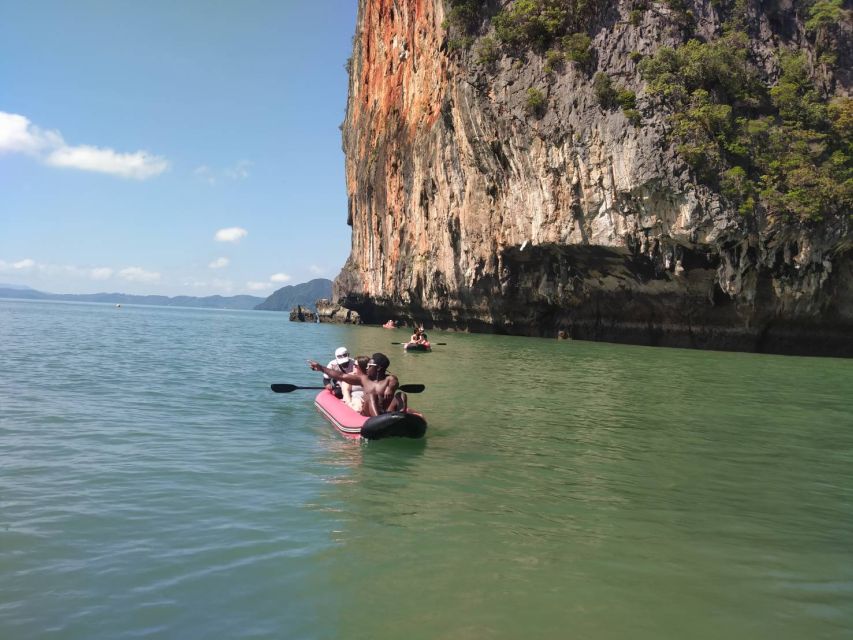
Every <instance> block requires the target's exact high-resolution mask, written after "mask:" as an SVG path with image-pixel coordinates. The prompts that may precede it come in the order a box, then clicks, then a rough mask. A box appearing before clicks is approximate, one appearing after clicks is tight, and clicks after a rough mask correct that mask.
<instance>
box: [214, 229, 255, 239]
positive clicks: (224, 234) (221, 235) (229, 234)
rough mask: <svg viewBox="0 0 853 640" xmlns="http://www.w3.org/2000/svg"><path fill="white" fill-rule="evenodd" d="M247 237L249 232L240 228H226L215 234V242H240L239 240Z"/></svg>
mask: <svg viewBox="0 0 853 640" xmlns="http://www.w3.org/2000/svg"><path fill="white" fill-rule="evenodd" d="M247 235H249V232H248V231H246V230H245V229H241V228H240V227H228V228H226V229H220V230H219V231H217V232H216V236H215V238H216V240H217V241H218V242H240V240H241V239H243V238H245V237H246V236H247Z"/></svg>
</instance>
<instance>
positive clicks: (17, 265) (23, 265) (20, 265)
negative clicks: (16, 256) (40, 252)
mask: <svg viewBox="0 0 853 640" xmlns="http://www.w3.org/2000/svg"><path fill="white" fill-rule="evenodd" d="M34 266H36V261H35V260H33V259H32V258H24V259H23V260H18V261H17V262H13V263H12V268H13V269H18V270H20V271H23V270H29V269H32V268H33V267H34Z"/></svg>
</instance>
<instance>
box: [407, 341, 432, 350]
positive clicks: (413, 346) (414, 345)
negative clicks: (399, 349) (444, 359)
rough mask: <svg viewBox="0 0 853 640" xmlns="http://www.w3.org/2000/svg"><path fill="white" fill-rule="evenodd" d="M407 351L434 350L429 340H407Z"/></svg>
mask: <svg viewBox="0 0 853 640" xmlns="http://www.w3.org/2000/svg"><path fill="white" fill-rule="evenodd" d="M403 349H405V350H406V351H432V347H430V346H429V342H407V343H406V344H404V345H403Z"/></svg>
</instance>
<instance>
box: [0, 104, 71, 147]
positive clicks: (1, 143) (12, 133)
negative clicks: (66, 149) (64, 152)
mask: <svg viewBox="0 0 853 640" xmlns="http://www.w3.org/2000/svg"><path fill="white" fill-rule="evenodd" d="M63 144H65V143H64V142H63V140H62V136H61V135H59V134H58V133H57V132H55V131H42V130H41V129H39V128H38V127H36V126H34V125H33V124H32V123H31V122H30V121H29V119H28V118H25V117H24V116H22V115H18V114H17V113H6V112H4V111H0V153H4V152H5V153H28V154H36V153H38V152H39V151H41V150H42V149H44V148H46V147H58V146H61V145H63Z"/></svg>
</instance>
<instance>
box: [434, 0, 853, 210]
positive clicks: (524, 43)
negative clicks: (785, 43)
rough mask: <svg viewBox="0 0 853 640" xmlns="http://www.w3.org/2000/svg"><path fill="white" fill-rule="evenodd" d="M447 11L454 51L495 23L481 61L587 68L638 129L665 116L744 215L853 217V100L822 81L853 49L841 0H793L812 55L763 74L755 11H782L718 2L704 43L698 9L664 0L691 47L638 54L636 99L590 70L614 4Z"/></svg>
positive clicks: (699, 169)
mask: <svg viewBox="0 0 853 640" xmlns="http://www.w3.org/2000/svg"><path fill="white" fill-rule="evenodd" d="M449 4H450V11H449V14H448V15H449V18H448V21H447V27H448V29H449V31H450V34H451V39H452V40H453V41H454V42H456V43H457V46H460V47H462V46H464V47H468V46H470V45H471V44H472V43H473V42H474V40H475V38H476V36H477V35H479V34H480V33H482V32H484V31H485V30H486V27H487V26H488V24H489V21H491V26H492V27H493V33H492V35H488V36H486V37H484V38H482V39H481V40H480V42H479V43H478V46H477V47H476V48H475V51H476V58H475V59H476V60H477V62H479V63H481V64H485V65H491V64H493V63H495V62H496V61H498V60H499V59H500V57H501V56H502V55H510V56H513V57H516V58H520V59H521V60H523V59H524V58H525V56H526V53H525V52H527V51H532V52H535V53H537V54H539V55H541V56H543V58H544V60H545V62H544V65H543V70H544V71H545V73H546V74H547V75H548V76H549V77H551V78H553V77H554V74H556V73H557V72H559V71H562V70H563V69H564V64H563V63H564V62H571V63H573V64H576V65H578V66H579V67H580V68H582V69H584V70H586V71H587V72H588V73H589V74H590V76H591V78H590V82H591V84H592V89H593V92H594V94H595V97H596V99H597V101H598V103H599V105H600V106H601V107H602V108H604V109H615V108H617V107H618V108H621V109H622V111H623V113H624V114H625V116H626V117H627V118H628V120H629V121H630V122H631V123H632V124H634V125H637V126H638V125H640V124H641V123H642V120H643V114H645V116H646V117H651V116H652V115H653V114H660V113H662V114H664V115H665V116H666V123H667V130H668V134H667V135H668V139H669V141H670V142H672V143H673V144H675V145H676V148H677V150H678V152H679V154H680V155H681V156H682V157H683V158H684V159H685V160H686V161H687V163H688V164H689V166H690V167H691V169H692V171H693V173H694V175H695V176H696V179H697V181H699V182H702V183H704V184H707V185H709V186H711V187H712V188H714V189H716V190H718V191H719V192H721V193H722V194H723V196H725V197H726V198H727V199H728V200H729V201H730V202H731V203H732V204H734V205H735V206H736V207H737V208H738V210H739V211H740V212H741V213H742V214H743V215H745V216H749V215H752V214H755V213H759V212H760V213H766V214H768V215H770V216H772V217H777V218H780V219H782V220H787V221H798V222H802V221H820V220H823V219H826V218H832V217H837V216H843V215H849V212H850V211H852V210H853V146H851V145H853V141H851V130H853V128H851V123H853V100H851V99H850V98H849V97H843V96H836V97H833V96H832V95H831V94H830V90H829V89H828V88H827V87H830V86H831V83H828V82H827V81H826V78H827V77H831V76H832V66H833V65H834V64H835V63H836V59H837V54H838V52H839V49H840V48H841V47H843V46H849V43H848V44H847V45H845V44H844V34H845V33H846V31H844V30H843V29H842V28H841V27H840V26H839V24H840V23H842V22H843V21H845V20H849V15H848V14H849V12H848V11H846V10H845V9H844V3H843V0H793V4H792V6H791V7H789V8H788V9H786V10H785V11H787V12H788V16H787V19H790V20H796V21H798V22H799V24H800V28H801V29H804V30H805V32H806V34H807V35H808V38H809V39H810V44H809V47H807V48H804V49H801V50H797V51H790V50H787V49H785V48H780V49H777V50H776V54H775V56H776V59H775V62H771V64H770V65H768V64H767V62H766V61H764V62H762V64H761V66H759V65H758V64H757V63H756V60H754V59H753V58H752V51H753V49H754V45H755V42H754V41H753V40H751V35H750V34H752V37H754V35H755V33H756V32H757V31H756V30H757V26H756V24H757V23H756V22H755V12H756V11H768V12H771V13H772V12H773V11H779V10H780V9H779V8H778V7H777V8H775V9H774V8H772V7H771V8H756V7H754V6H751V3H750V1H749V0H711V6H712V7H713V10H714V11H715V12H717V15H718V18H719V20H720V21H721V22H722V21H725V28H724V29H723V33H722V34H721V35H718V36H717V37H712V38H709V39H707V40H702V39H697V38H692V36H691V34H692V33H694V28H695V21H696V17H695V15H694V8H695V7H694V3H692V2H690V1H689V0H665V2H664V3H663V4H665V5H666V6H667V8H668V10H669V13H668V14H666V15H667V16H668V19H669V21H670V23H671V26H672V28H674V29H675V30H676V31H675V33H679V34H681V37H682V38H683V39H684V40H685V42H683V44H680V45H677V46H674V47H661V48H659V49H658V50H657V51H655V52H654V53H653V54H652V55H648V56H641V55H640V54H639V53H637V52H632V54H631V56H630V59H631V61H632V62H633V63H635V64H636V68H637V69H638V70H639V73H640V77H639V78H637V80H638V81H639V80H644V81H645V83H646V91H645V95H643V92H641V94H640V97H638V96H637V94H636V93H635V92H634V91H632V90H630V89H627V88H625V87H624V86H620V85H616V84H614V83H613V81H612V80H611V77H610V76H609V75H608V73H607V69H601V68H600V67H599V70H598V72H597V73H595V74H593V73H592V71H593V70H594V65H595V64H596V63H595V59H596V56H595V50H594V49H593V47H592V39H591V38H590V36H589V35H588V33H591V31H590V29H592V28H593V23H594V22H595V20H596V19H598V18H600V17H602V16H603V15H604V14H605V13H606V11H607V10H608V9H612V8H615V7H616V3H615V2H611V3H596V2H592V0H516V1H515V2H512V3H509V4H506V5H504V6H503V7H502V8H500V9H497V8H496V6H495V5H494V4H493V3H489V2H486V1H481V0H449ZM653 6H654V5H653V4H652V3H650V2H648V1H647V0H635V1H634V2H633V4H632V5H630V9H631V10H630V13H629V15H628V17H627V20H626V22H627V23H628V24H630V25H633V26H634V27H637V26H639V25H640V23H641V21H642V20H643V16H644V14H645V12H646V11H649V10H650V8H652V7H653ZM661 17H663V16H662V15H661V14H659V13H658V14H657V18H658V19H660V18H661ZM664 19H666V18H664ZM765 44H766V43H765ZM765 49H766V47H765ZM641 58H642V59H641ZM516 63H517V64H519V61H518V60H517V61H516ZM768 66H769V68H770V70H769V72H768ZM773 67H775V70H774V69H773ZM816 77H820V78H821V79H822V80H821V81H816V79H815V78H816ZM525 107H526V111H527V113H528V115H531V116H541V115H542V113H543V112H544V109H545V107H546V103H545V100H544V94H542V92H541V91H540V90H539V89H536V88H531V89H530V90H529V91H528V95H527V101H526V103H525Z"/></svg>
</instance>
